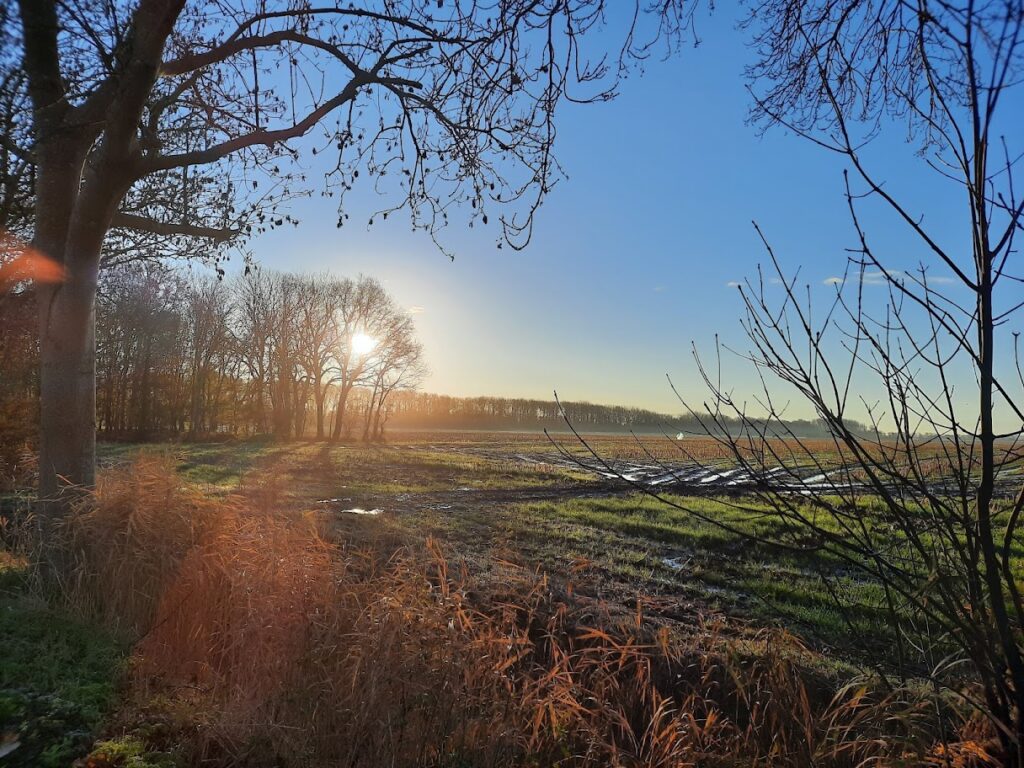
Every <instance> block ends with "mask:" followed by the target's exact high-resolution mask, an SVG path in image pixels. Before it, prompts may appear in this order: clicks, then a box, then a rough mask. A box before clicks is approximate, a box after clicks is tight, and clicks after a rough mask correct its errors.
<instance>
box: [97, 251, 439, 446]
mask: <svg viewBox="0 0 1024 768" xmlns="http://www.w3.org/2000/svg"><path fill="white" fill-rule="evenodd" d="M96 348H97V371H96V379H97V403H96V406H97V407H96V414H97V428H98V431H99V433H100V434H102V435H106V436H110V437H133V438H139V439H145V438H150V437H152V436H157V435H166V434H173V435H180V434H184V435H187V436H190V437H197V436H201V435H210V434H235V435H250V434H272V435H275V436H276V437H279V438H283V439H287V438H293V437H302V436H315V437H317V438H328V437H329V438H333V439H340V438H347V437H351V436H358V437H362V438H363V439H376V438H378V437H379V436H380V435H381V433H382V431H383V429H384V425H385V423H386V421H387V414H388V409H389V401H390V398H391V397H392V396H393V394H394V393H395V392H398V391H400V390H403V389H408V388H411V387H415V386H417V385H418V384H419V383H420V381H421V380H422V378H423V376H424V373H425V369H424V364H423V359H422V358H423V354H422V348H421V346H420V344H419V342H418V341H417V339H416V335H415V328H414V326H413V321H412V318H411V317H410V315H409V314H408V312H406V311H405V310H403V309H402V308H400V307H398V306H397V305H396V304H395V302H394V301H393V300H392V299H391V297H390V296H388V294H387V292H386V291H385V290H384V288H383V287H382V286H381V284H380V283H379V282H377V281H376V280H374V279H372V278H368V277H360V278H358V279H356V280H351V279H347V278H338V277H333V276H330V275H292V274H280V273H274V272H268V271H264V270H252V271H249V272H247V274H245V275H243V276H240V277H238V278H235V279H230V280H218V279H215V278H212V277H211V278H207V279H187V278H186V277H184V276H183V275H181V274H180V273H178V272H175V271H173V270H170V269H167V268H165V267H160V266H155V267H147V268H143V269H140V268H138V267H134V268H132V269H130V270H122V271H115V272H112V273H109V274H108V275H107V276H106V277H105V278H104V281H103V285H102V287H101V292H100V298H99V304H98V316H97V339H96Z"/></svg>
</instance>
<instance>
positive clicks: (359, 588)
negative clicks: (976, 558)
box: [65, 458, 987, 767]
mask: <svg viewBox="0 0 1024 768" xmlns="http://www.w3.org/2000/svg"><path fill="white" fill-rule="evenodd" d="M279 490H280V489H279V488H278V487H277V484H276V482H275V481H274V480H273V478H271V479H270V480H268V481H266V482H264V483H262V484H260V485H257V486H249V487H247V488H246V489H245V490H244V491H243V493H242V494H240V495H237V496H233V497H230V498H226V499H225V498H216V499H211V498H208V497H205V496H203V495H200V494H198V493H197V492H196V491H195V490H192V489H190V488H189V487H187V486H185V485H183V484H182V483H181V481H180V480H178V479H177V478H176V477H175V474H174V472H173V470H172V468H171V467H170V466H168V465H167V464H166V463H164V462H163V461H160V460H155V459H147V458H142V459H140V460H139V461H137V462H136V463H135V464H134V465H132V466H130V467H127V468H124V469H120V470H117V471H112V472H109V473H107V474H106V475H105V477H104V479H103V481H102V483H101V485H100V487H99V489H98V492H97V496H96V499H95V501H94V503H92V504H90V505H89V506H88V507H83V509H82V511H81V512H80V513H79V514H78V515H76V516H75V517H74V518H73V520H72V521H71V522H70V523H69V525H68V528H67V532H66V533H67V537H68V539H67V541H68V543H69V544H70V545H71V546H72V548H73V551H74V552H75V553H76V557H75V560H74V567H73V571H72V574H73V575H72V577H70V578H68V579H67V581H66V583H65V588H66V594H67V596H68V599H69V600H70V601H71V602H72V603H73V604H74V605H76V606H77V607H78V608H79V609H80V610H83V611H87V612H89V613H90V614H92V615H94V616H97V617H101V618H104V619H105V620H107V621H110V622H114V621H117V622H120V623H121V624H122V625H123V626H125V627H127V628H130V629H132V630H133V631H134V632H136V633H137V636H138V637H139V640H138V643H137V646H136V651H135V663H134V667H133V672H132V677H131V684H130V687H131V691H130V694H129V696H128V701H129V702H130V703H129V704H127V705H126V712H127V713H128V714H127V715H126V718H127V720H131V719H132V717H133V715H131V712H133V711H134V712H145V711H146V710H147V707H148V706H149V704H150V703H151V702H153V701H154V700H160V701H163V702H164V705H163V708H164V710H165V712H166V710H168V709H170V710H173V711H175V712H177V713H178V728H177V731H176V736H167V735H164V736H162V737H161V738H162V739H163V740H164V741H166V742H171V741H175V739H176V740H177V741H176V742H175V743H177V744H178V746H179V748H180V751H181V752H182V754H183V755H184V756H185V758H186V760H187V762H189V763H190V764H195V765H199V764H202V765H223V766H229V765H232V766H233V765H246V766H263V765H267V766H270V765H282V766H290V765H304V766H305V765H313V766H335V765H337V766H370V767H372V766H396V765H397V766H413V765H416V766H479V767H482V766H506V765H509V766H511V765H538V766H547V765H555V764H557V765H566V766H570V765H571V766H577V765H595V766H597V765H601V766H604V765H612V766H684V765H696V764H699V765H773V766H806V765H823V766H860V765H902V764H906V765H921V764H927V763H929V762H930V763H932V764H934V765H982V764H985V748H984V746H983V745H984V744H985V743H987V740H986V739H985V738H984V729H980V731H979V732H980V733H981V734H982V735H976V734H975V733H974V731H973V730H971V729H965V730H962V733H963V738H962V739H960V740H954V741H955V743H953V744H945V745H942V744H937V740H936V738H935V736H934V734H935V733H936V732H937V727H936V724H935V715H934V712H935V703H934V702H933V701H929V699H928V697H926V696H922V695H919V694H916V693H912V692H911V691H910V690H909V689H907V690H904V689H900V690H896V691H889V692H888V693H885V692H882V691H880V690H878V689H877V688H873V687H870V686H867V685H859V684H851V685H848V686H845V687H842V688H840V689H839V690H838V691H836V690H834V689H833V688H832V687H831V686H830V685H829V684H828V683H827V681H825V680H823V679H820V678H818V677H816V676H815V675H813V674H811V673H810V672H809V671H808V669H807V668H806V667H805V666H804V665H802V664H801V663H800V661H799V659H800V657H801V649H800V647H799V644H798V643H797V641H796V640H795V639H794V638H792V637H790V636H788V635H785V634H783V633H779V632H774V631H767V630H766V631H764V632H762V633H761V634H760V635H759V636H758V637H756V638H755V639H754V640H753V641H750V640H747V641H745V642H743V643H736V642H733V641H730V640H728V639H727V638H726V637H724V636H723V635H722V633H721V632H720V631H719V629H720V627H717V626H714V625H710V626H702V627H701V629H700V630H699V631H696V632H691V633H687V634H686V635H683V634H677V633H675V632H673V631H671V630H670V629H668V628H665V627H661V628H657V627H654V626H652V625H651V624H650V623H649V622H648V621H646V620H645V618H644V617H643V615H642V614H641V613H640V612H639V610H638V612H637V614H636V615H635V616H633V617H627V618H622V617H618V618H616V617H613V616H612V615H611V614H610V613H609V612H608V611H607V610H606V609H605V608H604V607H603V606H601V605H599V604H595V603H593V602H589V603H588V602H582V601H580V600H578V599H576V598H574V597H573V596H572V595H571V594H569V593H567V592H565V591H563V590H559V589H556V588H555V587H554V586H553V585H552V584H551V583H549V582H548V580H547V579H546V578H545V577H544V576H543V575H542V574H539V573H536V572H533V571H530V570H529V569H525V568H522V567H517V566H515V565H513V564H500V566H499V567H500V568H502V569H503V572H502V574H503V578H502V580H501V583H502V587H501V589H500V591H496V590H495V588H494V587H493V586H490V587H488V586H487V585H484V584H478V583H475V582H474V580H473V578H472V575H471V574H468V573H466V572H465V570H464V569H459V568H453V567H452V566H451V565H450V561H449V557H448V556H447V555H446V553H445V552H443V551H442V550H441V548H440V547H439V546H438V545H436V544H435V543H433V542H429V541H428V542H427V544H426V545H425V546H422V547H403V548H399V549H397V550H395V551H387V550H382V549H380V548H368V549H356V548H345V547H337V546H334V545H330V544H328V543H327V542H325V541H324V540H323V539H322V538H321V537H320V535H319V534H318V532H317V526H316V523H315V519H314V518H312V517H309V516H300V515H294V516H284V515H282V514H280V513H278V512H277V511H276V510H277V506H276V499H277V496H278V493H279ZM492 584H493V582H492ZM168 702H169V703H168ZM182 713H184V714H182ZM965 728H966V727H965ZM972 728H973V726H972ZM974 730H978V729H977V728H974ZM968 737H970V738H968ZM156 746H161V747H164V746H166V744H165V743H161V744H158V745H156Z"/></svg>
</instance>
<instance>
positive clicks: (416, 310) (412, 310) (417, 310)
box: [409, 304, 426, 315]
mask: <svg viewBox="0 0 1024 768" xmlns="http://www.w3.org/2000/svg"><path fill="white" fill-rule="evenodd" d="M424 312H426V310H425V309H424V308H423V307H421V306H420V305H419V304H413V305H412V306H411V307H409V314H410V315H420V314H423V313H424Z"/></svg>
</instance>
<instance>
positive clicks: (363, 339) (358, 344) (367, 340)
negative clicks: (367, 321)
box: [352, 332, 377, 357]
mask: <svg viewBox="0 0 1024 768" xmlns="http://www.w3.org/2000/svg"><path fill="white" fill-rule="evenodd" d="M376 346H377V340H376V339H375V338H373V337H372V336H367V335H366V334H365V333H362V332H359V333H357V334H355V335H354V336H353V337H352V351H353V352H354V353H355V354H357V355H359V356H360V357H362V356H363V355H368V354H370V353H371V352H372V351H373V348H374V347H376Z"/></svg>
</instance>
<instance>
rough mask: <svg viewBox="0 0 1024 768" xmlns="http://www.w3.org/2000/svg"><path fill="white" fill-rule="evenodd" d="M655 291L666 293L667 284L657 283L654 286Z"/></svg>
mask: <svg viewBox="0 0 1024 768" xmlns="http://www.w3.org/2000/svg"><path fill="white" fill-rule="evenodd" d="M654 292H655V293H664V292H665V286H664V285H656V286H654Z"/></svg>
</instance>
